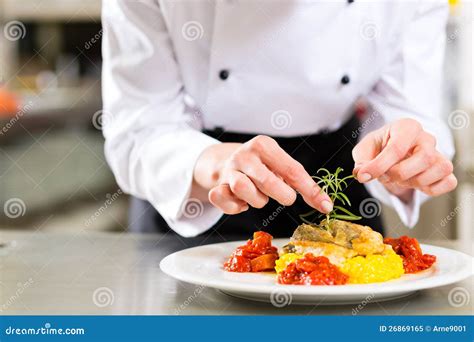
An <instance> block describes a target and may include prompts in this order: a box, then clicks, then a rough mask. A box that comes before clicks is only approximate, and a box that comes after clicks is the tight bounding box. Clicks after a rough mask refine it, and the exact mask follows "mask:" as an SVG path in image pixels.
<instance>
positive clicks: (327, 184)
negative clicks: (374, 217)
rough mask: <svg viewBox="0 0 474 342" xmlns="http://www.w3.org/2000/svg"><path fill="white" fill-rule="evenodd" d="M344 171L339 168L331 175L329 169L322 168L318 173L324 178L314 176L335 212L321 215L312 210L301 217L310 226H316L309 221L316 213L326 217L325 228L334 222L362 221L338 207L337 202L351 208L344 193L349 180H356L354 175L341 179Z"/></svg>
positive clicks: (320, 215)
mask: <svg viewBox="0 0 474 342" xmlns="http://www.w3.org/2000/svg"><path fill="white" fill-rule="evenodd" d="M342 171H344V169H342V168H340V167H338V168H337V169H336V171H335V172H334V173H331V172H330V171H329V170H328V169H325V168H321V169H319V170H318V171H317V173H318V174H319V173H322V174H323V175H322V176H313V178H314V179H316V180H317V184H318V185H319V186H320V187H321V192H326V193H327V194H328V195H329V197H330V198H331V201H332V203H333V210H332V211H331V212H329V213H327V214H325V215H324V214H321V213H319V212H318V211H316V210H311V211H310V212H308V213H306V214H303V215H300V219H301V220H302V221H303V222H305V223H308V224H314V223H313V222H312V221H310V220H308V219H307V218H308V217H311V216H313V215H314V214H316V213H319V215H318V216H319V217H322V216H325V217H326V218H325V220H324V221H325V226H326V228H329V224H330V222H331V221H332V220H335V219H341V220H346V221H356V220H360V219H361V218H362V217H360V216H357V215H354V214H353V213H351V212H350V211H349V210H347V209H346V208H344V207H342V206H340V205H336V203H337V202H340V203H341V204H342V205H344V206H351V201H350V200H349V198H348V197H347V195H346V194H344V193H343V191H344V190H345V189H346V188H347V186H348V184H347V182H346V181H347V180H348V179H351V178H354V176H353V175H350V176H346V177H343V178H340V174H341V172H342Z"/></svg>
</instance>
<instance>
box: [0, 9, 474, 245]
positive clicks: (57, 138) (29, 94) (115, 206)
mask: <svg viewBox="0 0 474 342" xmlns="http://www.w3.org/2000/svg"><path fill="white" fill-rule="evenodd" d="M107 1H113V0H107ZM446 1H448V0H446ZM450 6H451V15H450V19H449V25H448V27H447V30H446V34H447V49H446V63H445V92H444V109H443V112H444V113H445V118H446V121H447V122H448V123H449V124H450V126H451V128H452V129H453V133H454V135H455V138H456V146H457V155H456V160H455V170H456V174H457V176H458V177H459V179H460V185H459V187H458V189H457V191H456V192H455V193H451V194H448V195H445V196H442V197H440V198H436V199H434V200H432V201H430V202H429V203H427V204H425V205H424V206H423V209H422V214H421V220H420V222H419V224H418V225H417V227H416V228H415V230H413V231H409V230H408V229H407V228H404V227H403V225H402V224H401V223H400V221H399V219H398V218H397V217H396V216H395V215H394V213H393V211H392V210H391V209H389V208H384V209H383V211H382V213H383V215H384V217H385V220H386V227H387V228H388V233H389V234H391V235H401V234H407V233H409V234H410V235H413V236H416V237H419V238H424V239H430V240H436V239H453V238H458V239H462V240H466V241H470V240H471V239H472V236H471V231H472V229H473V224H474V216H473V211H474V199H473V197H474V181H473V179H474V138H473V137H474V119H473V112H474V106H473V94H474V93H473V88H472V82H473V68H472V64H473V45H474V44H473V35H472V32H473V31H472V24H473V12H472V10H473V8H472V4H471V3H469V2H462V1H461V2H459V1H450ZM100 7H101V5H100V1H99V0H0V206H1V208H0V240H1V230H2V229H18V230H36V231H62V232H78V231H80V230H97V231H126V230H127V210H128V199H127V196H126V195H124V194H122V193H121V192H120V190H118V187H117V185H116V183H115V181H114V178H113V176H112V174H111V172H110V170H109V168H108V166H107V164H106V162H105V159H104V154H103V142H104V140H103V137H102V134H101V130H100V126H101V95H100V70H101V36H102V31H101V24H100ZM1 209H3V210H1Z"/></svg>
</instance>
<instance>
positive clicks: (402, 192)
mask: <svg viewBox="0 0 474 342" xmlns="http://www.w3.org/2000/svg"><path fill="white" fill-rule="evenodd" d="M352 156H353V158H354V162H355V165H354V171H353V174H354V176H355V177H356V178H357V180H358V181H359V182H361V183H366V182H369V181H371V180H374V179H378V180H379V181H380V182H381V183H382V184H383V185H384V186H385V187H386V188H387V190H388V191H390V192H391V193H393V194H395V195H397V196H398V197H400V198H401V199H402V200H405V201H408V200H409V199H410V198H411V194H412V193H413V189H418V190H421V191H422V192H424V193H426V194H427V195H430V196H438V195H441V194H444V193H446V192H449V191H451V190H453V189H454V188H456V185H457V179H456V177H455V176H454V174H453V164H452V163H451V161H450V160H449V159H447V158H446V157H444V156H443V155H442V154H441V153H440V152H439V151H438V150H436V138H435V137H434V136H433V135H431V134H429V133H427V132H425V131H424V130H423V127H422V126H421V124H420V123H419V122H418V121H416V120H413V119H401V120H398V121H395V122H393V123H390V124H387V125H385V126H384V127H382V128H380V129H378V130H376V131H373V132H371V133H369V134H368V135H367V136H365V137H364V138H363V139H362V140H361V141H360V142H359V143H358V144H357V145H356V146H355V147H354V149H353V151H352Z"/></svg>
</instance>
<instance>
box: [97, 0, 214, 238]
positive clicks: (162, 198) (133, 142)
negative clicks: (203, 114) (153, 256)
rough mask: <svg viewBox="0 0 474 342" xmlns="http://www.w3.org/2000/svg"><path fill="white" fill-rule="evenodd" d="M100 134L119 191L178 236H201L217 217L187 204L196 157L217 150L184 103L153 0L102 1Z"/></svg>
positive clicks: (202, 207)
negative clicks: (149, 206) (154, 211)
mask: <svg viewBox="0 0 474 342" xmlns="http://www.w3.org/2000/svg"><path fill="white" fill-rule="evenodd" d="M102 23H103V46H102V50H103V51H102V52H103V74H102V79H103V84H102V86H103V100H104V109H103V114H102V129H103V134H104V136H105V154H106V158H107V161H108V163H109V165H110V167H111V169H112V171H113V173H114V175H115V177H116V180H117V182H118V184H119V186H120V187H121V188H122V189H123V190H124V191H125V192H127V193H129V194H131V195H133V196H136V197H138V198H141V199H146V200H148V201H149V202H150V203H151V204H152V205H153V206H154V207H155V208H156V209H157V210H158V212H159V213H160V214H161V215H162V216H163V218H164V219H165V220H166V222H167V223H168V224H169V226H170V227H171V228H172V229H173V230H175V231H176V232H177V233H179V234H180V235H182V236H195V235H198V234H199V233H201V232H203V231H205V230H207V229H209V227H211V226H212V225H213V224H214V223H215V222H217V220H218V219H219V218H220V217H221V216H222V213H221V212H220V211H219V210H218V209H216V208H214V207H212V206H211V205H210V204H208V203H202V202H200V201H198V200H196V199H192V198H189V196H190V191H191V185H192V178H193V169H194V165H195V163H196V160H197V158H198V157H199V155H200V154H201V153H202V151H203V150H204V149H205V148H206V147H208V146H210V145H212V144H217V143H218V141H217V140H214V139H212V138H210V137H208V136H206V135H204V134H203V133H201V132H200V131H199V129H200V128H201V126H202V123H200V122H199V117H197V116H196V115H193V113H192V112H191V111H190V110H189V109H188V107H187V106H186V105H185V102H184V86H183V82H182V80H181V76H180V72H179V68H178V64H177V61H176V59H175V56H174V53H173V48H172V44H171V41H170V37H169V34H168V32H167V29H166V24H165V21H164V18H163V16H162V13H161V10H160V7H159V5H158V4H157V2H156V1H152V0H145V1H126V0H113V1H103V8H102Z"/></svg>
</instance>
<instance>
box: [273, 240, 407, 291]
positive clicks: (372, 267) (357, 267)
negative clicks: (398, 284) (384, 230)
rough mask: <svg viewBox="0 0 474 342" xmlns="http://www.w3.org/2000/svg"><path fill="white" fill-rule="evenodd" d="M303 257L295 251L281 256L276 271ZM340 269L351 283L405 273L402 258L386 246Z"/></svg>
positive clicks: (366, 281)
mask: <svg viewBox="0 0 474 342" xmlns="http://www.w3.org/2000/svg"><path fill="white" fill-rule="evenodd" d="M302 257H303V256H302V255H300V254H295V253H287V254H284V255H282V256H280V258H279V259H278V260H277V261H276V262H275V270H276V272H277V273H280V272H282V271H283V270H284V269H285V268H286V266H288V265H289V264H290V263H292V262H294V261H295V260H298V259H300V258H302ZM339 269H340V270H341V272H343V273H345V274H347V275H348V276H349V281H348V282H349V283H350V284H368V283H378V282H383V281H388V280H392V279H397V278H400V277H401V276H402V275H403V274H404V273H405V272H404V270H403V260H402V258H401V257H400V256H399V255H397V254H396V253H395V252H394V251H393V250H392V249H391V248H385V251H384V252H383V253H382V254H373V255H367V256H356V257H354V258H350V259H347V260H346V261H345V262H344V263H343V264H342V266H341V267H339Z"/></svg>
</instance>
